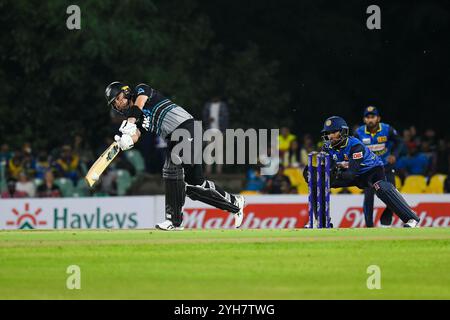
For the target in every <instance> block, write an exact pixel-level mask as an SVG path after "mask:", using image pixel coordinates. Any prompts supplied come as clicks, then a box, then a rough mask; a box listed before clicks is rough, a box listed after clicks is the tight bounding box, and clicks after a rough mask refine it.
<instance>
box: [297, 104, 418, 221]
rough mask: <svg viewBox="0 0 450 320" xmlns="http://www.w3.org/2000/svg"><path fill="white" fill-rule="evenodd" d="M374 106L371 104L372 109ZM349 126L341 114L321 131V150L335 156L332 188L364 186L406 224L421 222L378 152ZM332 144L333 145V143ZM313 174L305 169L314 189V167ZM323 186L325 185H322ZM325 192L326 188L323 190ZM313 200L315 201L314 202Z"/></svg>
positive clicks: (304, 172) (315, 179) (334, 117)
mask: <svg viewBox="0 0 450 320" xmlns="http://www.w3.org/2000/svg"><path fill="white" fill-rule="evenodd" d="M374 109H375V108H373V107H371V110H368V111H371V112H372V111H373V110H374ZM348 130H349V128H348V125H347V123H346V122H345V120H344V119H343V118H341V117H338V116H332V117H329V118H328V119H326V120H325V123H324V126H323V129H322V131H321V133H322V137H323V139H324V140H325V144H324V146H323V148H322V151H324V152H326V153H328V154H329V155H330V157H331V158H332V165H331V170H330V171H331V172H330V180H331V181H330V185H331V188H338V187H350V186H357V187H358V188H361V189H369V188H370V189H372V190H373V192H374V193H376V195H377V196H378V198H380V200H381V201H383V202H384V203H385V204H386V206H387V207H388V208H389V209H390V210H391V211H392V212H395V213H396V214H397V215H398V217H399V218H400V219H401V220H402V221H403V222H405V225H404V226H405V227H414V226H416V225H417V224H418V222H419V221H420V219H419V217H418V216H417V215H416V214H415V212H414V211H412V210H411V208H410V207H409V205H408V203H407V202H406V201H405V199H404V198H403V197H402V195H401V194H400V193H399V192H398V190H397V189H396V188H395V186H394V185H392V184H391V183H389V182H388V181H386V176H385V173H384V163H383V160H382V159H381V158H380V157H378V156H377V155H375V154H374V153H373V152H372V151H371V150H370V149H369V148H368V147H367V146H366V145H364V144H363V143H362V142H361V141H360V140H359V139H357V138H355V137H349V136H348ZM336 132H340V138H339V139H338V140H336V139H333V140H331V137H330V134H331V133H336ZM332 144H333V145H332ZM312 169H313V170H311V171H312V172H311V175H309V174H308V170H307V168H305V170H304V171H303V175H304V177H305V180H306V181H307V182H309V181H310V180H309V179H311V180H312V181H311V184H312V190H317V188H318V187H319V186H318V185H317V170H314V168H312ZM320 188H324V185H321V186H320ZM323 193H324V194H325V191H323ZM313 203H314V201H313Z"/></svg>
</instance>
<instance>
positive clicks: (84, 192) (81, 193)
mask: <svg viewBox="0 0 450 320" xmlns="http://www.w3.org/2000/svg"><path fill="white" fill-rule="evenodd" d="M87 196H89V186H88V185H87V183H86V180H84V179H80V180H78V183H77V185H76V186H75V189H74V190H73V192H72V197H87Z"/></svg>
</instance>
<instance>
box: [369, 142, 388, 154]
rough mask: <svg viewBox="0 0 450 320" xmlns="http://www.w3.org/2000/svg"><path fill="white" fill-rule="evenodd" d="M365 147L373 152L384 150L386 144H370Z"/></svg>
mask: <svg viewBox="0 0 450 320" xmlns="http://www.w3.org/2000/svg"><path fill="white" fill-rule="evenodd" d="M367 148H369V150H370V151H373V152H379V151H384V150H385V149H386V144H384V143H377V144H372V145H370V146H367Z"/></svg>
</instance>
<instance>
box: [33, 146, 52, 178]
mask: <svg viewBox="0 0 450 320" xmlns="http://www.w3.org/2000/svg"><path fill="white" fill-rule="evenodd" d="M50 168H51V166H50V161H49V155H48V153H47V151H45V150H41V151H39V153H38V156H37V159H36V174H35V177H36V178H38V179H44V176H45V173H46V172H47V171H48V170H50Z"/></svg>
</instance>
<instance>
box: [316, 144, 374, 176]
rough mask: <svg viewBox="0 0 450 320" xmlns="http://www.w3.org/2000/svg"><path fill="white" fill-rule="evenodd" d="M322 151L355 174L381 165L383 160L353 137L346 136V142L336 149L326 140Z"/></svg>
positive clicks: (360, 173)
mask: <svg viewBox="0 0 450 320" xmlns="http://www.w3.org/2000/svg"><path fill="white" fill-rule="evenodd" d="M323 151H325V152H327V153H328V154H329V155H330V156H331V158H332V159H333V162H335V163H336V164H340V165H342V166H343V167H346V168H348V169H349V170H354V171H355V174H356V175H357V176H359V175H362V174H364V173H366V172H368V171H369V170H371V169H373V168H375V167H382V166H383V161H382V160H381V159H380V158H379V157H378V156H376V155H375V154H374V153H373V152H372V151H370V150H369V149H368V148H367V147H366V146H365V145H364V144H363V143H362V142H361V141H359V140H358V139H357V138H355V137H348V139H347V141H346V143H345V144H344V145H342V146H340V147H339V148H337V149H333V148H331V146H330V142H327V143H325V145H324V146H323Z"/></svg>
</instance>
